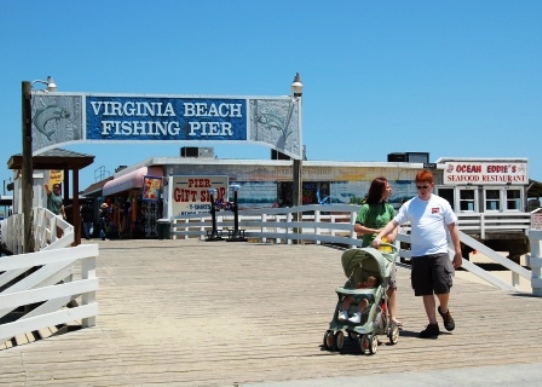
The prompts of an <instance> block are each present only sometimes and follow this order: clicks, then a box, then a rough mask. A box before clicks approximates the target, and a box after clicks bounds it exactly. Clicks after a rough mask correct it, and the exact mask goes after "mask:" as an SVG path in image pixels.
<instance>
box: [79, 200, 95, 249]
mask: <svg viewBox="0 0 542 387" xmlns="http://www.w3.org/2000/svg"><path fill="white" fill-rule="evenodd" d="M81 219H82V222H83V233H84V236H85V239H86V240H89V239H91V238H92V234H93V231H94V209H93V208H92V206H91V205H90V204H89V203H85V204H83V206H82V207H81Z"/></svg>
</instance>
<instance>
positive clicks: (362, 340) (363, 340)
mask: <svg viewBox="0 0 542 387" xmlns="http://www.w3.org/2000/svg"><path fill="white" fill-rule="evenodd" d="M358 344H359V349H360V350H361V353H362V355H365V354H366V353H367V351H368V350H369V346H370V343H369V335H360V336H359V337H358Z"/></svg>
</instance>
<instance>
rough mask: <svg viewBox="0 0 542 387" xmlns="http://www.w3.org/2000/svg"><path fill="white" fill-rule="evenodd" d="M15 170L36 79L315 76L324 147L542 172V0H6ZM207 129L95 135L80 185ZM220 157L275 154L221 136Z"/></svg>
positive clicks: (315, 116) (234, 88)
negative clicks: (517, 164)
mask: <svg viewBox="0 0 542 387" xmlns="http://www.w3.org/2000/svg"><path fill="white" fill-rule="evenodd" d="M0 6H1V12H0V39H1V48H2V60H0V84H1V85H2V91H1V92H0V123H1V126H2V144H3V146H2V147H1V148H0V159H1V160H4V162H5V164H4V166H3V167H0V178H1V179H2V180H6V179H8V178H9V177H11V175H12V174H11V171H9V170H8V169H7V161H8V160H9V157H10V156H11V155H13V154H16V153H21V152H22V139H21V82H22V81H33V80H36V79H46V77H47V76H48V75H51V76H53V77H54V79H55V81H56V83H57V84H58V87H59V91H66V92H94V93H135V94H179V95H182V94H192V95H194V94H204V95H217V96H221V95H228V96H237V95H238V96H280V95H287V94H289V93H290V84H291V82H292V80H293V77H294V75H295V73H296V72H299V73H300V74H301V78H302V81H303V84H304V94H303V97H304V100H303V143H304V145H305V146H306V148H307V157H308V159H309V160H333V161H385V160H386V157H387V154H388V153H391V152H430V155H431V161H435V160H436V159H437V158H439V157H495V158H499V157H503V158H510V157H526V158H528V159H529V168H530V172H529V175H530V178H532V179H536V180H542V151H541V146H542V142H541V141H540V140H541V139H542V134H541V133H542V23H541V20H542V2H541V1H538V0H522V1H515V2H514V1H500V0H456V1H448V2H442V1H420V0H412V1H403V0H401V1H399V0H397V1H395V0H390V1H386V2H376V1H367V0H345V1H336V2H331V1H321V0H299V1H287V0H275V1H273V2H269V1H256V0H230V1H223V0H199V1H185V0H157V1H153V2H149V1H141V0H138V1H136V0H134V1H127V0H126V1H121V0H117V1H114V0H107V1H105V0H93V1H68V0H62V1H60V0H58V1H53V0H49V1H46V0H44V1H29V0H21V1H15V0H0ZM182 146H209V145H208V144H206V143H194V142H191V143H188V142H185V143H175V144H169V145H163V146H162V145H160V144H154V143H153V144H151V145H149V144H147V145H134V144H126V145H124V144H122V145H113V144H103V145H98V144H81V145H71V146H64V148H66V149H70V150H74V151H77V152H82V153H87V154H91V155H95V156H96V158H95V162H94V164H93V165H91V166H89V167H87V168H85V169H83V170H82V171H81V174H80V186H81V188H85V187H86V186H88V185H90V184H92V183H93V182H94V181H95V176H96V174H97V171H98V170H99V169H100V167H103V168H102V169H105V170H106V171H110V172H111V173H113V172H114V169H115V168H116V167H117V166H119V165H123V164H127V165H130V164H134V163H136V162H139V161H143V160H144V159H146V158H148V157H152V156H178V155H179V149H180V147H182ZM214 147H215V154H216V155H217V156H218V157H219V158H265V159H267V158H269V154H270V151H269V149H268V148H266V147H262V146H255V145H254V146H253V145H239V144H236V145H220V146H216V145H214Z"/></svg>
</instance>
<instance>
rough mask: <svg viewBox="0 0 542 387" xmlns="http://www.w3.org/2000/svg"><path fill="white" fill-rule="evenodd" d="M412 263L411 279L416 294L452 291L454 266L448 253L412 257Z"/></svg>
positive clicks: (423, 294)
mask: <svg viewBox="0 0 542 387" xmlns="http://www.w3.org/2000/svg"><path fill="white" fill-rule="evenodd" d="M410 264H411V266H412V272H411V276H410V281H411V284H412V289H414V295H416V296H429V295H432V294H448V293H450V288H451V287H452V284H453V275H454V268H453V266H452V262H451V261H450V258H449V257H448V254H447V253H442V254H431V255H422V256H419V257H412V259H411V260H410Z"/></svg>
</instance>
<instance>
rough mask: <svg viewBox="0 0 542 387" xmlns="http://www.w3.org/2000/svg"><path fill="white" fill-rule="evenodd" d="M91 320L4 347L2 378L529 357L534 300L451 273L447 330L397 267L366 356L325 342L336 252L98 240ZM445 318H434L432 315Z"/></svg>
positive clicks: (215, 374) (226, 379) (533, 352)
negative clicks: (385, 320)
mask: <svg viewBox="0 0 542 387" xmlns="http://www.w3.org/2000/svg"><path fill="white" fill-rule="evenodd" d="M98 243H99V244H100V256H99V257H98V260H97V266H98V268H97V274H98V277H99V278H100V290H99V292H98V294H97V299H98V302H99V306H100V310H99V315H98V317H97V325H96V327H94V328H90V329H82V330H78V331H74V332H69V333H67V334H62V335H57V336H52V337H49V338H46V339H43V340H38V341H36V342H32V343H28V344H24V345H19V346H15V347H11V348H7V349H2V350H0V385H6V386H7V385H9V386H10V387H12V386H73V385H77V386H157V385H174V386H234V385H243V383H249V382H260V381H284V380H298V379H310V378H323V377H337V376H345V373H347V374H348V376H356V375H359V376H360V378H362V377H363V376H364V375H367V374H368V373H372V374H376V373H378V374H382V373H388V372H391V371H393V372H404V371H424V370H439V369H448V368H462V367H472V366H487V365H505V364H507V365H509V364H532V363H535V362H537V361H538V359H539V354H540V353H541V352H542V340H540V330H541V328H542V298H534V297H531V296H529V295H525V294H523V295H522V294H511V293H506V292H503V291H501V290H498V289H496V288H492V287H489V286H487V285H484V284H480V283H475V282H471V281H468V280H466V279H463V278H456V281H455V285H454V288H453V292H452V300H451V306H450V307H451V310H452V313H453V315H454V318H455V320H456V325H457V328H456V330H455V331H454V332H453V334H448V333H445V334H443V335H441V336H440V337H439V338H438V339H436V340H423V339H419V338H417V333H418V332H419V331H420V330H421V329H423V328H424V326H425V324H426V318H425V314H424V311H423V307H422V303H421V300H420V299H418V298H415V297H414V296H413V294H412V290H411V289H410V284H409V282H410V279H409V278H410V271H409V269H408V267H399V271H398V281H399V287H400V288H399V317H400V318H401V319H402V320H403V322H404V323H405V329H404V330H403V331H402V332H401V337H400V339H399V343H398V344H397V345H395V346H391V345H387V338H385V337H382V338H381V340H382V341H383V344H382V345H381V346H379V348H378V352H377V354H376V355H374V356H363V355H360V354H359V353H358V350H357V347H356V346H355V345H354V344H353V343H348V342H347V343H346V345H345V348H344V350H343V351H342V353H333V352H328V351H325V350H323V349H322V338H323V335H324V332H325V331H326V329H327V327H328V324H329V321H330V319H331V318H332V313H333V311H334V308H335V303H336V301H337V297H336V295H335V292H334V289H335V287H337V286H339V285H342V284H343V283H344V280H345V278H344V275H343V273H342V268H341V265H340V256H341V253H342V251H341V250H338V249H335V248H332V247H326V246H318V245H272V244H256V243H229V242H203V241H199V240H195V239H193V240H164V241H159V240H121V241H105V242H102V241H99V242H98ZM441 329H443V327H442V324H441Z"/></svg>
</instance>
